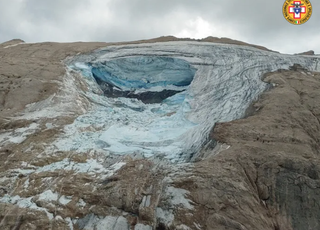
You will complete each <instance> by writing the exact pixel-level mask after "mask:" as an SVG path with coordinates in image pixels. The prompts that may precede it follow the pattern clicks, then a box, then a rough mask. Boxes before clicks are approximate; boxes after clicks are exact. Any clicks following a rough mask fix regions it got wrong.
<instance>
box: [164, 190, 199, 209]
mask: <svg viewBox="0 0 320 230" xmlns="http://www.w3.org/2000/svg"><path fill="white" fill-rule="evenodd" d="M166 194H167V196H168V197H169V201H170V203H171V204H173V205H182V206H183V207H184V208H187V209H193V206H192V205H191V204H190V200H188V199H186V198H185V196H186V195H188V194H189V192H188V191H187V190H184V189H180V188H174V187H168V188H167V190H166Z"/></svg>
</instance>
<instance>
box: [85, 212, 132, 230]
mask: <svg viewBox="0 0 320 230" xmlns="http://www.w3.org/2000/svg"><path fill="white" fill-rule="evenodd" d="M82 229H83V230H92V229H96V230H129V225H128V222H127V219H125V218H124V217H122V216H120V217H116V216H106V217H102V218H100V217H97V216H94V215H92V216H91V217H90V218H89V220H88V221H87V223H86V224H85V226H84V227H83V228H82Z"/></svg>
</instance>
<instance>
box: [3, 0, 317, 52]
mask: <svg viewBox="0 0 320 230" xmlns="http://www.w3.org/2000/svg"><path fill="white" fill-rule="evenodd" d="M283 3H284V0H268V1H264V0H242V1H236V0H223V1H221V0H220V1H218V0H0V43H1V42H4V41H7V40H10V39H13V38H20V39H22V40H24V41H26V42H42V41H56V42H73V41H105V42H115V41H131V40H140V39H148V38H155V37H159V36H165V35H174V36H176V37H191V38H204V37H207V36H214V37H229V38H232V39H237V40H241V41H244V42H248V43H253V44H258V45H262V46H266V47H267V48H269V49H273V50H277V51H280V52H282V53H298V52H303V51H307V50H314V51H316V53H320V9H319V8H320V1H319V0H311V3H312V6H313V14H312V17H311V19H310V20H309V21H308V22H307V23H305V24H303V25H292V24H290V23H288V22H287V21H286V20H285V19H284V17H283V15H282V5H283Z"/></svg>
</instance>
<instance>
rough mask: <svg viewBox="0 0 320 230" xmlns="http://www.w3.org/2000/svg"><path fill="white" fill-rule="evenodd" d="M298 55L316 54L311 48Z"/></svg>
mask: <svg viewBox="0 0 320 230" xmlns="http://www.w3.org/2000/svg"><path fill="white" fill-rule="evenodd" d="M297 55H314V51H313V50H309V51H306V52H302V53H298V54H297Z"/></svg>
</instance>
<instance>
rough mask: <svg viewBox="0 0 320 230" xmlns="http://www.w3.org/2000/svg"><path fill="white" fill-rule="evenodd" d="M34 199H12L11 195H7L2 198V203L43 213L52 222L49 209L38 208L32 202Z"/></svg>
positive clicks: (17, 197)
mask: <svg viewBox="0 0 320 230" xmlns="http://www.w3.org/2000/svg"><path fill="white" fill-rule="evenodd" d="M32 198H33V197H28V198H21V197H20V196H14V197H11V196H10V195H8V194H6V195H4V197H2V198H0V202H1V203H9V204H15V205H17V206H18V207H20V208H29V209H34V210H38V211H43V212H45V213H46V214H47V216H48V218H49V220H52V219H53V214H52V213H50V212H48V211H47V209H45V208H42V207H39V206H37V205H36V204H35V203H34V202H32Z"/></svg>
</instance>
